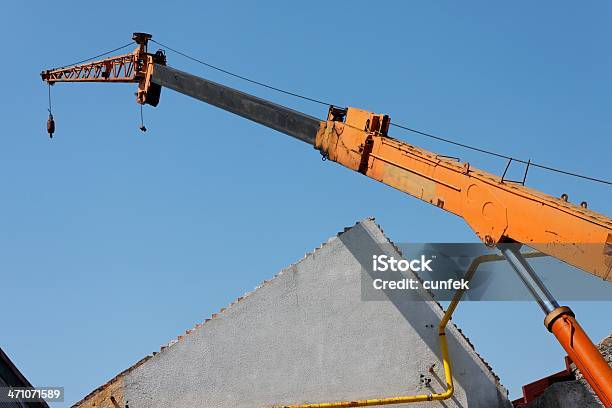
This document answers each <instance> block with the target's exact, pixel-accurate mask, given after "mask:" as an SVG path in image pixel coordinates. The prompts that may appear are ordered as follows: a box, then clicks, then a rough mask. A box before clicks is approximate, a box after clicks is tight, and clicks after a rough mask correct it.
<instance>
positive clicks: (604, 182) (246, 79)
mask: <svg viewBox="0 0 612 408" xmlns="http://www.w3.org/2000/svg"><path fill="white" fill-rule="evenodd" d="M150 41H151V42H153V43H155V44H157V45H159V46H160V47H163V48H166V49H168V50H170V51H172V52H174V53H176V54H178V55H180V56H182V57H184V58H187V59H189V60H192V61H194V62H197V63H198V64H201V65H204V66H206V67H208V68H211V69H214V70H216V71H219V72H222V73H224V74H226V75H230V76H232V77H235V78H238V79H241V80H243V81H246V82H250V83H252V84H255V85H258V86H261V87H264V88H267V89H270V90H273V91H276V92H279V93H283V94H285V95H290V96H293V97H296V98H300V99H303V100H306V101H309V102H314V103H318V104H321V105H325V106H340V105H337V104H333V103H330V102H327V101H324V100H321V99H316V98H311V97H309V96H305V95H301V94H298V93H296V92H291V91H288V90H286V89H282V88H278V87H276V86H272V85H269V84H266V83H264V82H260V81H256V80H254V79H251V78H248V77H246V76H243V75H239V74H236V73H234V72H231V71H229V70H227V69H224V68H220V67H218V66H216V65H213V64H210V63H208V62H206V61H203V60H202V59H199V58H196V57H193V56H191V55H189V54H187V53H185V52H182V51H179V50H178V49H176V48H173V47H170V46H168V45H166V44H163V43H160V42H159V41H156V40H154V39H150ZM133 43H134V41H131V42H129V43H128V44H125V45H122V46H121V47H117V48H115V49H112V50H110V51H107V52H104V53H101V54H98V55H95V56H93V57H91V58H87V59H84V60H82V61H78V62H75V63H73V64H69V65H66V66H64V67H62V68H65V67H68V66H71V65H78V64H82V63H84V62H87V61H90V60H92V59H95V58H99V57H103V56H105V55H108V54H111V53H113V52H116V51H119V50H121V49H123V48H126V47H128V46H130V45H132V44H133ZM391 126H395V127H397V128H399V129H403V130H406V131H409V132H412V133H415V134H418V135H421V136H425V137H428V138H431V139H435V140H438V141H441V142H444V143H448V144H452V145H455V146H459V147H462V148H464V149H469V150H472V151H476V152H479V153H482V154H487V155H490V156H494V157H498V158H502V159H505V160H509V162H508V166H509V165H510V163H511V162H512V161H514V162H517V163H522V164H526V165H527V166H528V167H527V169H528V168H529V166H531V167H538V168H540V169H543V170H547V171H550V172H554V173H560V174H564V175H567V176H571V177H576V178H580V179H583V180H587V181H592V182H596V183H601V184H605V185H608V186H612V181H610V180H605V179H601V178H596V177H590V176H586V175H584V174H580V173H576V172H571V171H567V170H563V169H560V168H556V167H551V166H546V165H544V164H539V163H534V162H532V161H531V160H523V159H518V158H515V157H511V156H508V155H505V154H501V153H497V152H494V151H492V150H487V149H483V148H480V147H476V146H473V145H468V144H465V143H460V142H457V141H456V140H452V139H448V138H444V137H441V136H437V135H434V134H432V133H429V132H424V131H421V130H418V129H414V128H411V127H408V126H405V125H402V124H399V123H393V122H392V123H391ZM508 166H507V167H506V170H507V168H508Z"/></svg>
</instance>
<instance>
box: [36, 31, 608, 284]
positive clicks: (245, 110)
mask: <svg viewBox="0 0 612 408" xmlns="http://www.w3.org/2000/svg"><path fill="white" fill-rule="evenodd" d="M133 38H134V40H135V41H136V42H137V43H138V46H137V48H136V49H135V50H134V52H132V53H129V54H125V55H120V56H118V57H113V58H108V59H105V60H102V61H94V62H89V63H87V64H82V65H76V66H71V67H65V68H60V69H54V70H48V71H44V72H43V73H42V74H41V75H42V78H43V80H45V81H47V82H48V83H49V84H54V83H56V82H134V83H138V92H137V94H136V95H137V96H136V100H137V102H138V103H140V104H145V103H146V104H150V105H153V106H156V105H157V103H158V102H159V97H160V92H161V88H162V87H167V88H170V89H172V90H174V91H177V92H180V93H183V94H185V95H189V96H191V97H193V98H196V99H199V100H201V101H204V102H207V103H209V104H211V105H214V106H217V107H219V108H221V109H224V110H227V111H230V112H232V113H235V114H237V115H240V116H242V117H245V118H247V119H250V120H252V121H255V122H257V123H260V124H262V125H264V126H267V127H270V128H272V129H275V130H277V131H279V132H282V133H285V134H288V135H290V136H293V137H295V138H297V139H299V140H301V141H303V142H306V143H308V144H310V145H312V146H313V147H314V148H316V149H317V150H319V151H320V152H321V154H322V155H323V156H324V157H325V158H327V159H329V160H332V161H335V162H337V163H339V164H341V165H343V166H345V167H348V168H349V169H352V170H355V171H357V172H359V173H362V174H364V175H366V176H368V177H370V178H373V179H375V180H378V181H380V182H382V183H384V184H387V185H389V186H391V187H394V188H396V189H398V190H400V191H402V192H404V193H407V194H410V195H411V196H413V197H416V198H419V199H421V200H423V201H425V202H427V203H429V204H432V205H435V206H436V207H438V208H440V209H443V210H446V211H449V212H451V213H453V214H455V215H458V216H460V217H462V218H463V219H464V220H465V221H466V222H467V223H468V225H469V226H470V227H471V228H472V229H473V230H474V232H475V233H476V235H478V237H479V238H480V239H481V240H482V241H483V242H484V243H485V244H486V245H487V246H489V247H494V246H495V245H497V244H499V243H504V242H519V243H523V244H527V245H529V246H531V247H534V248H535V249H538V250H539V251H541V252H544V253H546V254H548V255H551V256H554V257H556V258H558V259H560V260H562V261H564V262H566V263H568V264H570V265H573V266H576V267H578V268H580V269H582V270H584V271H587V272H589V273H592V274H594V275H596V276H599V277H600V278H602V279H604V280H608V281H610V280H612V220H611V219H610V218H608V217H606V216H604V215H602V214H598V213H596V212H594V211H591V210H589V209H587V208H585V207H582V206H577V205H574V204H571V203H569V202H567V201H565V200H562V199H559V198H556V197H552V196H549V195H547V194H544V193H542V192H539V191H536V190H533V189H531V188H528V187H525V186H523V185H520V184H517V183H512V182H508V181H503V180H502V179H501V177H499V176H497V175H494V174H491V173H487V172H485V171H483V170H480V169H477V168H474V167H472V166H470V164H469V163H461V162H458V161H455V160H453V159H449V158H447V157H444V156H440V155H438V154H436V153H433V152H430V151H427V150H424V149H421V148H419V147H417V146H414V145H411V144H408V143H406V142H403V141H399V140H396V139H393V138H391V137H389V136H388V134H387V132H388V130H389V124H390V119H389V116H387V115H382V114H376V113H372V112H368V111H364V110H361V109H356V108H347V109H342V108H337V107H334V106H332V107H330V109H329V112H328V114H327V118H326V120H319V119H317V118H314V117H312V116H309V115H306V114H303V113H300V112H297V111H295V110H292V109H289V108H286V107H284V106H281V105H277V104H275V103H272V102H269V101H266V100H264V99H261V98H257V97H255V96H252V95H249V94H246V93H243V92H240V91H237V90H235V89H232V88H229V87H226V86H224V85H220V84H217V83H215V82H212V81H209V80H206V79H204V78H200V77H197V76H194V75H191V74H188V73H185V72H182V71H179V70H177V69H174V68H170V67H168V66H166V65H165V64H166V58H165V55H164V54H163V52H162V51H157V52H156V53H154V54H151V53H148V52H147V42H148V40H149V39H150V38H151V36H150V35H149V34H144V33H135V34H134V37H133Z"/></svg>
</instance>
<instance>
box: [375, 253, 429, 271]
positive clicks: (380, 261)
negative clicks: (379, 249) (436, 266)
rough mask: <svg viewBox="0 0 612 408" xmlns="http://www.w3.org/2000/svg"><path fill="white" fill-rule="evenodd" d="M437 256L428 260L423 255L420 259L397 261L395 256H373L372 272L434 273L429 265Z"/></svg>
mask: <svg viewBox="0 0 612 408" xmlns="http://www.w3.org/2000/svg"><path fill="white" fill-rule="evenodd" d="M433 258H435V256H433V257H431V258H430V259H427V258H426V257H425V255H421V258H420V259H411V260H406V259H395V257H393V256H387V255H373V260H372V270H373V271H374V272H386V271H392V272H398V271H399V272H407V271H413V272H423V271H428V272H432V269H431V267H430V266H429V264H431V262H432V261H433Z"/></svg>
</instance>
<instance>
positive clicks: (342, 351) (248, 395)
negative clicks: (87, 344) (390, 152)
mask: <svg viewBox="0 0 612 408" xmlns="http://www.w3.org/2000/svg"><path fill="white" fill-rule="evenodd" d="M372 246H375V247H376V248H377V249H376V250H377V251H381V252H382V253H387V254H389V255H395V256H396V257H398V256H399V254H398V253H397V252H396V250H395V248H394V247H393V245H392V244H391V243H389V242H388V240H387V239H386V238H385V237H384V235H383V233H382V231H380V229H379V228H378V227H377V226H376V225H375V224H374V223H373V222H372V221H369V220H367V221H364V222H361V223H360V224H357V225H356V226H355V227H353V228H351V229H349V230H348V231H346V232H345V233H343V234H341V235H340V236H339V237H336V238H333V239H331V240H330V241H329V242H328V243H326V244H325V245H323V246H322V247H321V248H320V249H318V250H316V251H315V252H314V253H312V254H309V255H308V256H306V257H305V258H304V259H302V260H301V261H299V262H298V263H296V264H295V265H292V266H291V267H289V268H287V269H286V270H284V271H282V272H281V273H280V274H279V275H278V276H277V277H275V278H274V279H272V280H271V281H269V282H268V283H266V284H264V285H262V286H261V287H259V288H258V289H257V290H255V291H254V292H252V293H251V294H249V295H248V296H246V297H245V298H244V299H242V300H241V301H239V302H237V303H236V304H234V305H233V306H231V307H229V308H227V309H225V310H224V311H223V312H222V313H220V314H219V315H217V316H216V317H215V318H213V319H211V320H210V321H207V322H206V323H205V324H204V325H203V326H202V327H200V328H198V329H197V330H195V331H194V332H192V333H191V334H189V335H187V336H185V337H184V338H183V339H182V340H181V341H179V342H176V343H175V344H173V345H171V346H170V347H167V348H165V349H164V350H163V351H162V352H160V353H158V354H156V355H155V356H153V357H151V358H149V359H148V360H146V361H144V362H142V363H141V364H140V365H138V366H137V367H135V368H133V369H132V370H130V371H128V372H126V373H125V374H123V375H122V376H121V378H120V382H119V383H121V387H122V392H123V395H122V396H119V397H118V399H120V400H121V403H122V404H123V402H125V403H127V404H128V405H129V408H157V407H159V408H161V407H164V408H167V407H183V408H189V407H194V408H195V407H237V408H241V407H265V406H271V405H276V404H296V403H306V402H313V403H314V402H324V401H330V400H345V399H363V398H378V397H387V396H396V395H411V394H422V393H431V392H441V391H443V390H444V371H443V369H442V364H441V359H440V350H439V344H438V334H437V324H438V322H439V320H440V318H441V316H442V311H441V309H440V308H439V306H438V305H437V304H436V303H435V302H433V301H431V300H430V301H415V300H414V299H412V300H411V299H410V297H409V296H397V295H395V294H392V293H391V294H389V298H388V299H386V300H383V301H363V300H362V296H361V279H363V276H364V275H363V273H362V271H361V266H360V263H359V260H358V258H359V256H360V255H359V254H361V253H365V252H368V251H371V250H372ZM368 256H370V259H371V255H368ZM418 296H419V297H423V296H425V297H427V296H428V295H427V294H423V293H421V294H420V295H418ZM447 332H448V333H449V336H448V339H449V348H450V354H451V358H452V362H453V369H454V381H455V385H456V392H455V395H454V396H453V397H452V399H450V400H447V401H444V402H425V403H420V404H416V405H417V406H430V407H484V408H495V407H502V406H503V407H507V406H508V401H507V399H506V394H505V390H504V389H503V388H502V387H501V386H499V385H498V384H497V382H496V379H495V378H494V376H493V374H492V373H491V372H490V370H489V369H488V368H487V367H486V365H485V364H484V363H483V362H482V360H481V359H480V358H479V357H478V356H477V355H476V353H475V352H474V351H473V349H472V348H471V346H470V345H469V344H468V342H467V341H466V340H465V338H464V337H463V336H462V335H461V334H459V332H458V331H457V329H456V328H455V327H454V326H453V325H452V324H450V325H449V327H448V330H447ZM434 364H435V368H434V370H433V373H431V372H430V371H429V370H430V367H432V365H434ZM423 378H429V379H431V386H430V388H428V387H426V386H425V385H423V383H422V379H423ZM116 384H118V383H117V382H116ZM411 405H412V406H414V404H411ZM80 406H87V400H85V402H83V403H82V405H80ZM96 406H98V407H100V406H102V407H103V406H104V404H103V403H102V404H100V403H99V404H97V405H96ZM121 406H122V407H123V405H121ZM406 406H408V405H406Z"/></svg>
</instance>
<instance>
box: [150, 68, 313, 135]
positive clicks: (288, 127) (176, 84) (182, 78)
mask: <svg viewBox="0 0 612 408" xmlns="http://www.w3.org/2000/svg"><path fill="white" fill-rule="evenodd" d="M151 81H152V82H153V83H156V84H158V85H161V86H162V87H166V88H170V89H172V90H174V91H176V92H180V93H182V94H185V95H188V96H191V97H192V98H196V99H199V100H201V101H203V102H206V103H209V104H211V105H214V106H216V107H218V108H221V109H223V110H227V111H229V112H232V113H235V114H236V115H239V116H242V117H243V118H246V119H250V120H252V121H254V122H257V123H259V124H262V125H264V126H267V127H269V128H272V129H274V130H277V131H279V132H282V133H285V134H287V135H289V136H293V137H295V138H296V139H299V140H301V141H303V142H306V143H309V144H311V145H314V142H315V136H316V134H317V131H318V130H319V125H320V123H321V121H320V120H319V119H317V118H314V117H312V116H309V115H306V114H304V113H301V112H298V111H294V110H293V109H289V108H286V107H284V106H281V105H277V104H275V103H272V102H270V101H266V100H265V99H261V98H257V97H256V96H253V95H249V94H247V93H244V92H240V91H237V90H236V89H233V88H230V87H227V86H224V85H221V84H218V83H216V82H213V81H209V80H207V79H204V78H200V77H198V76H195V75H191V74H188V73H186V72H183V71H179V70H178V69H174V68H170V67H168V66H164V65H158V64H155V66H154V67H153V75H152V77H151Z"/></svg>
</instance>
